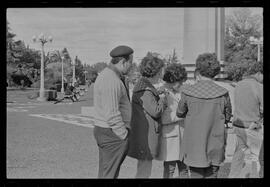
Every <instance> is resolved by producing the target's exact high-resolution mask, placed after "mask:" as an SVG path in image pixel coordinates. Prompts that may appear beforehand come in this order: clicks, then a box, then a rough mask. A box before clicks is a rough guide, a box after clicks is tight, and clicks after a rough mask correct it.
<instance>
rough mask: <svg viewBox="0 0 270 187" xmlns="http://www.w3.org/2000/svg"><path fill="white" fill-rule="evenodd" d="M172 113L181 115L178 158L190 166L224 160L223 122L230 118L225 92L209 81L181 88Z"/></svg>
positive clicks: (227, 95)
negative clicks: (180, 138)
mask: <svg viewBox="0 0 270 187" xmlns="http://www.w3.org/2000/svg"><path fill="white" fill-rule="evenodd" d="M176 114H177V116H178V117H185V130H184V134H183V141H182V143H181V149H180V160H184V163H185V164H186V165H188V166H192V167H208V166H210V165H217V166H218V165H220V164H221V163H222V162H223V161H224V159H225V144H226V133H225V126H224V124H225V123H227V122H228V121H229V120H230V118H231V102H230V98H229V94H228V91H227V90H226V89H225V88H223V87H221V86H219V85H217V84H215V83H214V82H213V81H212V80H203V81H199V82H197V83H196V84H194V85H191V86H188V87H185V89H184V90H183V91H182V96H181V100H180V102H179V104H178V108H177V112H176Z"/></svg>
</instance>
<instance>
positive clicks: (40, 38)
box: [32, 33, 52, 101]
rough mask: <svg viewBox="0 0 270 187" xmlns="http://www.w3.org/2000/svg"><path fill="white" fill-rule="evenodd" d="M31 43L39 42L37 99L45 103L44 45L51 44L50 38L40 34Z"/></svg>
mask: <svg viewBox="0 0 270 187" xmlns="http://www.w3.org/2000/svg"><path fill="white" fill-rule="evenodd" d="M32 39H33V42H40V43H41V65H40V90H39V97H38V98H37V100H38V101H46V98H45V89H44V45H45V43H47V42H52V37H51V36H49V37H48V38H47V37H45V36H44V34H43V33H41V34H40V35H39V36H38V37H36V36H33V38H32Z"/></svg>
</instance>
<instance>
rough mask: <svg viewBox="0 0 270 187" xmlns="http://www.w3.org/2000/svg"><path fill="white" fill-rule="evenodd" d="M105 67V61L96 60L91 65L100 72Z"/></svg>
mask: <svg viewBox="0 0 270 187" xmlns="http://www.w3.org/2000/svg"><path fill="white" fill-rule="evenodd" d="M106 67H107V64H106V63H105V62H98V63H96V64H94V65H92V68H93V69H94V70H95V71H97V72H98V73H99V72H101V71H102V70H103V69H104V68H106Z"/></svg>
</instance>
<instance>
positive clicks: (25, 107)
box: [13, 106, 37, 108]
mask: <svg viewBox="0 0 270 187" xmlns="http://www.w3.org/2000/svg"><path fill="white" fill-rule="evenodd" d="M36 107H37V106H16V107H13V108H36Z"/></svg>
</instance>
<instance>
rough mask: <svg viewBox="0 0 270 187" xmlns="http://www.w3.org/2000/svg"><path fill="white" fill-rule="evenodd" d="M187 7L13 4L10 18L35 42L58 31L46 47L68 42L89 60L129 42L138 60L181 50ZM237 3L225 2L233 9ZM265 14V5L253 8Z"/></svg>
mask: <svg viewBox="0 0 270 187" xmlns="http://www.w3.org/2000/svg"><path fill="white" fill-rule="evenodd" d="M183 10H184V9H183V8H10V9H7V20H8V21H9V23H10V28H11V30H12V32H13V33H15V34H16V38H15V39H16V40H23V41H24V42H25V43H26V44H27V45H29V46H30V47H31V48H35V49H40V46H39V45H38V44H37V43H36V44H35V43H33V42H32V37H33V36H34V35H39V34H40V33H41V32H42V33H44V34H45V35H47V36H49V35H51V36H52V37H53V42H52V43H47V44H46V45H45V50H46V52H48V51H50V50H54V49H57V50H62V49H63V48H64V47H66V48H67V49H68V51H69V53H70V55H71V57H72V58H74V57H75V55H78V57H79V58H80V59H81V60H82V62H83V63H86V64H94V63H96V62H101V61H104V62H108V61H109V60H110V56H109V52H110V50H111V49H112V48H114V47H115V46H117V45H128V46H130V47H132V48H133V49H134V51H135V53H134V58H135V59H134V60H135V61H138V59H140V58H142V57H143V56H145V55H146V53H147V52H148V51H152V52H157V53H160V54H161V55H162V56H166V55H168V54H171V53H172V51H173V49H174V48H175V49H176V53H177V55H178V56H179V57H181V55H182V42H181V41H182V37H183V36H182V34H183V28H182V24H183V12H184V11H183ZM231 11H232V8H226V9H225V13H226V14H229V13H230V12H231ZM252 11H253V13H259V14H262V8H252Z"/></svg>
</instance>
